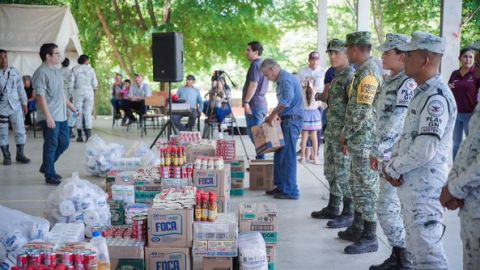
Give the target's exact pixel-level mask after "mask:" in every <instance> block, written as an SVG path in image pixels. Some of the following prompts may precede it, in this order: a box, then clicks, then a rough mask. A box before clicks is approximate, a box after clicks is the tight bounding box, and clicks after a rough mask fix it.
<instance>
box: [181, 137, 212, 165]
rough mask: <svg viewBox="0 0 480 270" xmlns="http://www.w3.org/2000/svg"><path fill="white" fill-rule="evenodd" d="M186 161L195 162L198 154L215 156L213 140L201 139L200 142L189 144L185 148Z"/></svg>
mask: <svg viewBox="0 0 480 270" xmlns="http://www.w3.org/2000/svg"><path fill="white" fill-rule="evenodd" d="M186 155H187V162H195V159H196V158H197V157H198V156H208V157H213V156H215V142H214V141H209V142H208V143H207V142H206V141H202V143H201V144H190V145H188V146H187V149H186Z"/></svg>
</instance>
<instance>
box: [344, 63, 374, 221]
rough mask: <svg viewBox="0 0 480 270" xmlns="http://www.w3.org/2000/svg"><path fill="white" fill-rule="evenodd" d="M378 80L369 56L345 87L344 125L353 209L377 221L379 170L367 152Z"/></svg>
mask: <svg viewBox="0 0 480 270" xmlns="http://www.w3.org/2000/svg"><path fill="white" fill-rule="evenodd" d="M381 83H382V76H381V73H380V71H379V70H378V66H377V65H376V64H375V62H374V61H373V59H372V58H369V59H368V60H367V61H365V62H364V63H363V64H362V65H361V66H359V67H358V69H357V71H356V72H355V75H354V78H353V81H352V83H351V84H350V86H349V89H348V96H349V101H348V105H347V111H346V114H345V126H344V128H343V134H344V136H345V139H346V140H347V145H348V150H349V155H350V158H351V162H352V164H351V171H350V174H351V175H352V186H351V188H352V193H353V197H354V202H355V209H356V210H357V211H358V212H360V213H361V214H362V217H363V219H364V220H365V221H368V222H376V221H377V215H376V205H377V200H378V191H379V184H378V174H377V172H376V171H373V170H372V169H370V160H369V156H370V150H371V149H372V147H373V145H374V139H375V138H374V132H375V122H376V110H375V107H376V103H377V96H378V94H379V93H380V85H381Z"/></svg>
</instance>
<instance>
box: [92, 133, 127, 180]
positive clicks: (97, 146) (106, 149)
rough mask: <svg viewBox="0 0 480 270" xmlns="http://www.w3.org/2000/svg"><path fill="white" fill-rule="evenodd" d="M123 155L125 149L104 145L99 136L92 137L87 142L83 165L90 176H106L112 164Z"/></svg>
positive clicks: (115, 145) (109, 144)
mask: <svg viewBox="0 0 480 270" xmlns="http://www.w3.org/2000/svg"><path fill="white" fill-rule="evenodd" d="M124 155H125V147H124V146H123V145H120V144H116V143H106V142H105V141H104V140H102V139H101V138H100V137H99V136H97V135H93V136H92V137H91V138H90V139H89V140H88V142H87V148H86V150H85V159H86V161H85V165H86V168H87V171H88V172H89V173H91V174H92V175H97V176H106V175H107V173H108V172H109V171H110V170H111V169H112V167H113V162H114V161H116V160H118V159H120V158H121V157H123V156H124Z"/></svg>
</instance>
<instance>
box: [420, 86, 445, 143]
mask: <svg viewBox="0 0 480 270" xmlns="http://www.w3.org/2000/svg"><path fill="white" fill-rule="evenodd" d="M447 106H448V105H447V101H446V100H445V98H443V97H442V96H439V95H436V96H433V97H431V98H429V100H427V102H426V105H425V107H424V108H423V110H422V112H421V115H420V122H419V134H420V135H433V136H435V137H437V138H438V139H441V138H442V136H443V134H444V132H445V130H446V128H447V124H448V120H449V118H450V115H449V113H448V108H447Z"/></svg>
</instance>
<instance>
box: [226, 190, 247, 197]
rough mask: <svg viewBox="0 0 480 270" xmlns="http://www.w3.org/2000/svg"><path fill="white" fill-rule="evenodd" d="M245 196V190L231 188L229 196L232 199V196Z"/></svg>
mask: <svg viewBox="0 0 480 270" xmlns="http://www.w3.org/2000/svg"><path fill="white" fill-rule="evenodd" d="M243 195H245V189H243V188H235V189H234V188H232V189H231V190H230V196H231V197H233V196H243Z"/></svg>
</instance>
